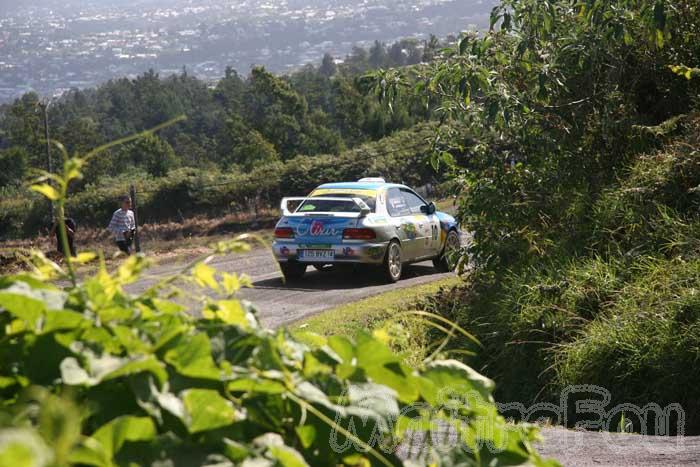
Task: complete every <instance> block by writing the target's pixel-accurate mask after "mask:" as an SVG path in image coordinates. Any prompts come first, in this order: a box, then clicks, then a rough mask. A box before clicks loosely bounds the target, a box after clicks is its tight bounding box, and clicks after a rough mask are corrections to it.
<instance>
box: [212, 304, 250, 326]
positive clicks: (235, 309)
mask: <svg viewBox="0 0 700 467" xmlns="http://www.w3.org/2000/svg"><path fill="white" fill-rule="evenodd" d="M216 305H217V306H218V307H219V309H218V310H217V311H216V316H217V317H218V318H219V319H220V320H221V321H223V322H224V323H226V324H231V325H235V326H239V327H240V328H242V329H250V321H249V320H248V314H247V312H246V310H244V309H243V307H242V306H241V302H240V301H238V300H220V301H218V302H216Z"/></svg>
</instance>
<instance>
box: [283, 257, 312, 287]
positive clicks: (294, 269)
mask: <svg viewBox="0 0 700 467" xmlns="http://www.w3.org/2000/svg"><path fill="white" fill-rule="evenodd" d="M280 269H282V275H283V276H284V278H285V280H287V281H288V282H291V281H296V280H299V279H301V278H302V277H304V273H305V272H306V264H302V263H295V262H291V261H290V262H286V263H280Z"/></svg>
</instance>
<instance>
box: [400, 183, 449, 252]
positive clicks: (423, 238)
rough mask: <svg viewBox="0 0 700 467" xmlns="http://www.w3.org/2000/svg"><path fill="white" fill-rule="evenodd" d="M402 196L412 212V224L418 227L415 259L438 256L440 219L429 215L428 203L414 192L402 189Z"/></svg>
mask: <svg viewBox="0 0 700 467" xmlns="http://www.w3.org/2000/svg"><path fill="white" fill-rule="evenodd" d="M401 194H402V195H403V197H404V200H405V201H406V204H407V205H408V209H409V210H410V211H411V222H413V223H414V224H415V225H416V245H415V257H428V256H434V255H436V254H437V253H438V249H439V246H440V245H439V243H440V240H439V239H440V219H438V217H437V216H436V215H435V213H431V214H427V212H428V203H427V202H426V201H425V200H424V199H423V198H421V197H420V196H418V195H417V194H416V193H415V192H414V191H413V190H409V189H408V188H401Z"/></svg>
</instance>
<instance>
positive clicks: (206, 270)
mask: <svg viewBox="0 0 700 467" xmlns="http://www.w3.org/2000/svg"><path fill="white" fill-rule="evenodd" d="M215 275H216V269H214V268H213V267H211V266H209V265H207V264H204V263H198V264H197V265H196V266H195V267H194V269H192V277H193V278H194V280H195V282H196V283H197V284H199V286H200V287H209V288H210V289H213V290H219V283H218V282H216V278H215Z"/></svg>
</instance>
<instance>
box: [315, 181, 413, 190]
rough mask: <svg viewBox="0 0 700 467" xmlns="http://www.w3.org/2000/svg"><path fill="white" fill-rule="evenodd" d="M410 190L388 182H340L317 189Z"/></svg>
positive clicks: (325, 184) (326, 184)
mask: <svg viewBox="0 0 700 467" xmlns="http://www.w3.org/2000/svg"><path fill="white" fill-rule="evenodd" d="M394 187H396V188H408V187H407V186H405V185H399V184H397V183H386V182H339V183H324V184H323V185H320V186H318V187H317V188H316V189H317V190H318V189H320V188H323V189H325V190H327V189H338V190H379V189H386V188H394Z"/></svg>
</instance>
